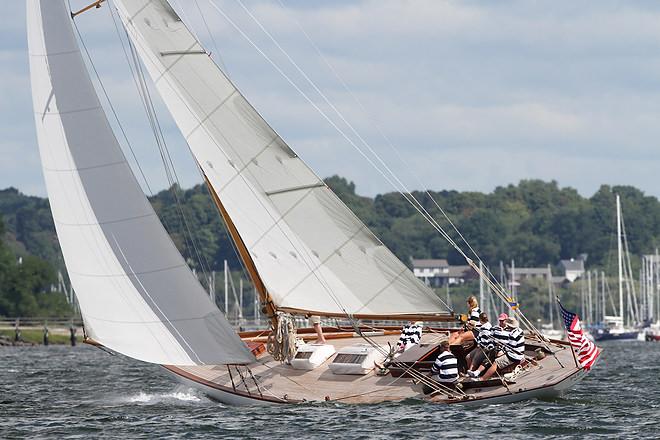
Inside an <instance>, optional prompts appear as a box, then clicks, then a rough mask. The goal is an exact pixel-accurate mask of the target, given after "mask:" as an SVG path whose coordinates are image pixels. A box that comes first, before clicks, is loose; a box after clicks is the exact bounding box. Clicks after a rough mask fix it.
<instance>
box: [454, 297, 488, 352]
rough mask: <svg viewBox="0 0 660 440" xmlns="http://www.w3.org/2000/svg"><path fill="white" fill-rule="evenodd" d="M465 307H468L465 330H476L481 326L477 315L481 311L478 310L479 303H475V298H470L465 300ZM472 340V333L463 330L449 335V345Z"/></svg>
mask: <svg viewBox="0 0 660 440" xmlns="http://www.w3.org/2000/svg"><path fill="white" fill-rule="evenodd" d="M467 305H468V307H469V311H468V314H467V322H466V323H465V325H466V327H467V329H472V328H476V329H478V328H479V327H480V326H481V323H480V322H479V315H480V314H481V309H480V308H479V303H478V302H477V298H475V297H474V296H470V297H469V298H468V299H467ZM472 340H474V333H472V332H471V331H465V330H463V331H459V332H456V333H454V334H453V335H451V337H450V338H449V344H450V345H460V344H464V343H466V342H468V341H472Z"/></svg>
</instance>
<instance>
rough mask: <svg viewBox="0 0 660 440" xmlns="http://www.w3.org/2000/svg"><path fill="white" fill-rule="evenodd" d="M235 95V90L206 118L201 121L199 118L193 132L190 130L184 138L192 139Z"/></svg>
mask: <svg viewBox="0 0 660 440" xmlns="http://www.w3.org/2000/svg"><path fill="white" fill-rule="evenodd" d="M235 94H236V89H234V90H233V91H232V92H231V93H230V94H229V95H227V97H226V98H225V99H223V100H222V101H220V104H218V105H217V106H216V107H215V108H214V109H213V110H211V111H210V112H208V113H207V114H206V116H205V117H204V118H203V119H199V118H197V124H196V125H195V127H194V128H193V129H192V130H190V132H189V133H188V134H187V135H185V136H184V138H185V139H186V140H188V139H189V138H190V136H192V135H193V133H195V132H196V131H197V129H198V128H199V127H201V126H202V125H203V124H204V123H205V122H206V121H208V120H209V118H211V117H212V116H213V115H214V114H215V112H217V111H218V110H220V109H221V108H222V106H224V105H225V103H226V102H227V101H228V100H229V99H231V97H232V96H234V95H235Z"/></svg>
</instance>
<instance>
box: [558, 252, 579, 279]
mask: <svg viewBox="0 0 660 440" xmlns="http://www.w3.org/2000/svg"><path fill="white" fill-rule="evenodd" d="M559 267H560V268H561V269H562V270H563V271H564V278H565V279H566V280H568V281H569V282H571V283H572V282H573V281H575V280H577V279H578V278H580V277H581V276H582V275H584V260H582V259H577V260H576V259H575V258H571V259H570V260H561V261H560V262H559Z"/></svg>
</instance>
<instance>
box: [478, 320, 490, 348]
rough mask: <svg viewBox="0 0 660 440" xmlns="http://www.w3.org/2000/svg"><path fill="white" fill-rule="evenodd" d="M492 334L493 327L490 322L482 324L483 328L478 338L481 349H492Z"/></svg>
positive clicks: (480, 329)
mask: <svg viewBox="0 0 660 440" xmlns="http://www.w3.org/2000/svg"><path fill="white" fill-rule="evenodd" d="M492 333H493V332H492V325H491V324H490V322H488V321H486V322H484V323H483V324H481V328H479V332H478V333H477V337H476V340H477V344H479V346H480V347H481V348H485V349H488V350H490V349H491V348H492V347H489V346H492V344H493V336H492Z"/></svg>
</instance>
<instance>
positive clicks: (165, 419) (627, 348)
mask: <svg viewBox="0 0 660 440" xmlns="http://www.w3.org/2000/svg"><path fill="white" fill-rule="evenodd" d="M603 347H604V348H605V352H604V353H603V355H602V356H601V359H600V360H599V362H598V364H597V365H596V367H595V369H594V371H592V373H591V374H590V375H589V376H587V377H586V378H585V379H584V380H583V381H582V382H581V383H580V384H578V386H577V387H576V388H575V389H574V390H572V392H571V393H570V394H568V395H567V396H565V397H564V398H562V399H557V400H554V401H537V400H532V401H527V402H520V403H515V404H508V405H491V406H483V407H478V408H476V409H465V408H460V407H456V406H453V407H444V406H439V405H432V404H427V403H422V402H418V401H407V402H403V403H390V404H381V405H362V406H348V405H337V404H325V403H324V404H308V405H303V406H293V405H291V406H275V407H248V408H236V407H228V406H223V405H221V404H218V403H216V402H213V401H211V400H209V399H207V398H206V397H205V396H204V395H202V394H200V393H198V392H196V391H194V390H190V389H187V388H184V387H182V386H179V385H177V384H176V383H175V382H174V381H173V380H172V379H170V378H169V377H168V376H166V375H165V373H164V372H162V371H161V370H160V368H159V367H157V366H154V365H148V364H144V363H141V362H137V361H133V360H130V359H126V358H123V357H121V356H110V355H108V354H106V353H104V352H102V351H100V350H98V349H95V348H92V347H88V346H80V347H75V348H71V347H57V346H50V347H25V348H12V347H9V348H0V438H2V439H12V438H27V437H29V438H58V439H59V438H89V437H93V438H95V437H104V438H130V439H135V438H148V439H154V438H159V439H164V438H182V437H185V438H211V437H212V438H266V437H268V438H272V439H275V438H291V439H293V438H311V439H315V438H319V439H320V438H324V439H328V438H341V437H345V438H352V439H353V438H354V439H371V438H385V437H390V438H396V439H397V440H398V439H400V438H415V439H420V438H433V439H438V438H467V437H471V438H483V437H484V436H485V437H486V438H495V437H497V438H504V439H510V438H530V437H539V438H541V437H550V436H553V437H558V438H573V437H576V436H580V437H582V438H660V343H646V342H611V343H605V344H603Z"/></svg>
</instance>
